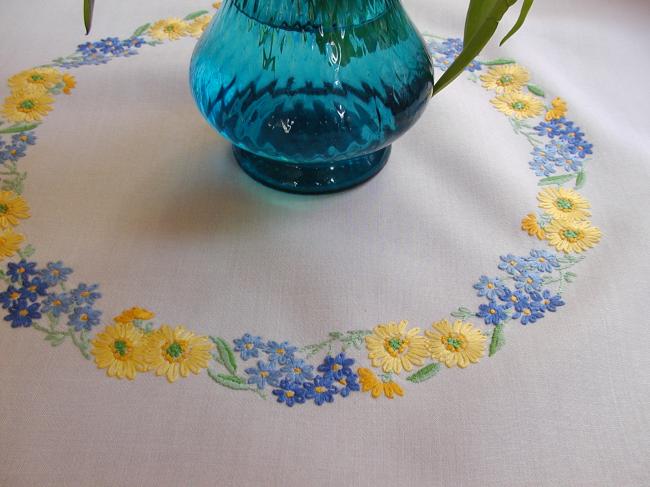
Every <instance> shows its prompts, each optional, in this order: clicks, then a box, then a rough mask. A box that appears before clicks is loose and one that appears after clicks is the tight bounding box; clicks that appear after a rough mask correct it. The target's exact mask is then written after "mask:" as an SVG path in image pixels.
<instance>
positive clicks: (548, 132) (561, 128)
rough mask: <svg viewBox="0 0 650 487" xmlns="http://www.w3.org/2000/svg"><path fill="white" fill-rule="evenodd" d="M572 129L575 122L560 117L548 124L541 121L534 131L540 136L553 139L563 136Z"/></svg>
mask: <svg viewBox="0 0 650 487" xmlns="http://www.w3.org/2000/svg"><path fill="white" fill-rule="evenodd" d="M572 128H573V122H570V121H568V120H566V119H565V118H564V117H560V118H555V119H553V120H551V121H548V122H547V121H541V122H540V123H539V124H537V125H536V126H535V127H533V130H535V132H537V134H538V135H541V136H546V137H548V138H549V139H553V138H555V137H558V136H560V135H562V134H563V133H564V132H565V131H567V130H571V129H572Z"/></svg>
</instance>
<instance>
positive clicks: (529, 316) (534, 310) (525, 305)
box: [512, 298, 544, 325]
mask: <svg viewBox="0 0 650 487" xmlns="http://www.w3.org/2000/svg"><path fill="white" fill-rule="evenodd" d="M543 317H544V309H543V308H542V307H541V306H540V305H539V303H537V302H535V301H532V302H531V301H529V300H528V298H526V299H524V300H522V301H520V302H519V303H518V304H517V305H515V312H514V313H513V314H512V319H514V320H518V319H519V318H521V324H522V325H527V324H529V323H535V322H536V321H537V320H538V319H540V318H543Z"/></svg>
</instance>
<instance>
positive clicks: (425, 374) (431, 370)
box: [406, 362, 440, 384]
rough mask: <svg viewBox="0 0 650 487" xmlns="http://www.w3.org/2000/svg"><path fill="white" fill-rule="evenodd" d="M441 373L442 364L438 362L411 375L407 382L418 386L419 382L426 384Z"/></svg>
mask: <svg viewBox="0 0 650 487" xmlns="http://www.w3.org/2000/svg"><path fill="white" fill-rule="evenodd" d="M439 371H440V364H439V363H438V362H433V363H430V364H429V365H425V366H424V367H422V368H421V369H420V370H418V371H417V372H415V373H414V374H411V375H409V376H408V377H407V378H406V380H408V381H411V382H413V383H414V384H417V383H418V382H424V381H425V380H428V379H430V378H431V377H433V376H434V375H436V374H437V373H438V372H439Z"/></svg>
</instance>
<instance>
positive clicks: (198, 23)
mask: <svg viewBox="0 0 650 487" xmlns="http://www.w3.org/2000/svg"><path fill="white" fill-rule="evenodd" d="M211 20H212V15H208V14H206V15H201V16H200V17H197V18H196V19H194V20H193V21H192V23H191V24H190V25H189V26H188V28H187V33H188V34H189V35H191V36H192V37H201V35H202V34H203V32H205V29H206V27H207V26H208V24H209V23H210V21H211Z"/></svg>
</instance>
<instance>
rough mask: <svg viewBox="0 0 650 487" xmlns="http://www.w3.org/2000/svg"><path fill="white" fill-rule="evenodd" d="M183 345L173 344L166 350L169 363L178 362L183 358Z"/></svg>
mask: <svg viewBox="0 0 650 487" xmlns="http://www.w3.org/2000/svg"><path fill="white" fill-rule="evenodd" d="M183 352H184V350H183V345H182V344H180V343H178V342H172V343H171V344H170V345H169V346H168V347H167V348H166V349H165V354H166V355H167V357H166V358H167V360H168V361H169V362H176V361H178V360H179V359H180V358H181V357H182V356H183Z"/></svg>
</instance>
